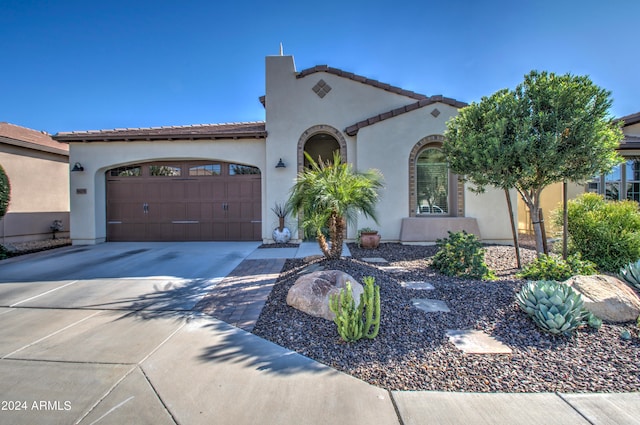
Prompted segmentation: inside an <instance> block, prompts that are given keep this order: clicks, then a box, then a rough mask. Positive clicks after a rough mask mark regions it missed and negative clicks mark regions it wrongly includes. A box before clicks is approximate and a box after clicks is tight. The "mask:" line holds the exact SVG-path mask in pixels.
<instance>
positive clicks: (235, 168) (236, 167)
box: [229, 164, 260, 176]
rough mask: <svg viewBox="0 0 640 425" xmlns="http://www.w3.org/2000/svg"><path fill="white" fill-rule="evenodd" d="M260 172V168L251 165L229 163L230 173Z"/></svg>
mask: <svg viewBox="0 0 640 425" xmlns="http://www.w3.org/2000/svg"><path fill="white" fill-rule="evenodd" d="M241 174H260V169H259V168H257V167H251V166H250V165H240V164H229V175H231V176H236V175H241Z"/></svg>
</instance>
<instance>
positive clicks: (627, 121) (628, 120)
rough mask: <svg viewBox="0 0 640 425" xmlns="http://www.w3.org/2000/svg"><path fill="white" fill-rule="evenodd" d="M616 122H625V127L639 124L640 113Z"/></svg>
mask: <svg viewBox="0 0 640 425" xmlns="http://www.w3.org/2000/svg"><path fill="white" fill-rule="evenodd" d="M616 121H624V126H623V127H626V126H628V125H633V124H638V123H639V122H640V112H636V113H635V114H631V115H627V116H624V117H622V118H618V119H617V120H616Z"/></svg>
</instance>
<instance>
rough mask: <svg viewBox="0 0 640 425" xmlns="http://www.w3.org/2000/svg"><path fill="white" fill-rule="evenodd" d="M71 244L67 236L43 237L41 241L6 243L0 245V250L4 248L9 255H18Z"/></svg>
mask: <svg viewBox="0 0 640 425" xmlns="http://www.w3.org/2000/svg"><path fill="white" fill-rule="evenodd" d="M68 245H71V239H69V238H57V239H45V240H41V241H29V242H17V243H7V244H5V245H2V248H0V250H2V249H4V250H5V252H6V253H8V256H9V257H16V256H18V255H24V254H32V253H34V252H39V251H46V250H49V249H55V248H60V247H62V246H68ZM0 258H1V257H0Z"/></svg>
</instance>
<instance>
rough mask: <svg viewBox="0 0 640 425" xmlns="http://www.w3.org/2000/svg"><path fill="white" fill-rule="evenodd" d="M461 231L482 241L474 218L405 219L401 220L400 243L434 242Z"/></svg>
mask: <svg viewBox="0 0 640 425" xmlns="http://www.w3.org/2000/svg"><path fill="white" fill-rule="evenodd" d="M463 230H464V231H466V232H467V233H471V234H474V235H476V236H477V237H478V239H482V235H481V234H480V228H479V227H478V222H477V221H476V219H475V218H470V217H407V218H403V219H402V227H401V230H400V242H435V241H437V240H438V239H444V238H446V237H448V236H449V233H448V231H451V232H454V233H455V232H461V231H463Z"/></svg>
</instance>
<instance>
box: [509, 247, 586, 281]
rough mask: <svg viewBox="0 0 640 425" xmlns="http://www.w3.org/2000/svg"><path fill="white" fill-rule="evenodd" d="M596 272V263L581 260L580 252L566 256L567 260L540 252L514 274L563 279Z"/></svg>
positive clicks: (532, 277)
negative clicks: (540, 253)
mask: <svg viewBox="0 0 640 425" xmlns="http://www.w3.org/2000/svg"><path fill="white" fill-rule="evenodd" d="M595 273H596V265H595V264H594V263H592V262H591V261H589V260H583V259H582V257H581V255H580V253H579V252H578V253H575V254H572V255H570V256H569V257H567V260H566V261H565V260H563V259H562V258H560V257H558V256H556V255H546V254H542V255H540V256H539V257H538V258H536V259H535V260H534V261H533V262H531V263H529V264H527V265H526V266H525V267H524V268H523V269H522V271H521V272H520V273H518V274H517V275H516V276H517V277H519V278H522V279H530V280H557V281H563V280H567V279H569V278H570V277H571V276H575V275H591V274H595Z"/></svg>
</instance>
